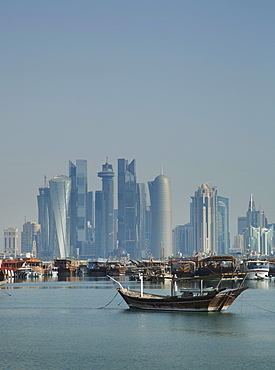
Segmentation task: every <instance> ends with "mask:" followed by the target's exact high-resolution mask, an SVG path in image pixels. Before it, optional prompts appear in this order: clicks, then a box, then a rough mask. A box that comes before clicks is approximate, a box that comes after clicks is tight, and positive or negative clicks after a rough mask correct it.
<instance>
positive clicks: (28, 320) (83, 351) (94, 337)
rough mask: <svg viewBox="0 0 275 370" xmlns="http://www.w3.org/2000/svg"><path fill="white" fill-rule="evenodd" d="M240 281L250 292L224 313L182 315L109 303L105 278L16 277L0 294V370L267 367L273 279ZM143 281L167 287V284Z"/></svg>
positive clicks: (111, 287)
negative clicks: (0, 344)
mask: <svg viewBox="0 0 275 370" xmlns="http://www.w3.org/2000/svg"><path fill="white" fill-rule="evenodd" d="M118 279H119V280H120V281H122V284H123V285H124V286H129V287H130V288H132V289H136V290H139V289H140V282H139V281H129V279H128V277H127V276H120V277H119V278H118ZM192 284H194V283H192ZM192 284H191V285H190V283H184V284H182V285H181V287H183V286H184V287H187V288H190V287H192ZM211 284H212V283H211ZM245 284H246V285H248V286H249V287H250V288H251V289H248V290H247V291H245V292H244V293H243V294H242V295H241V296H240V297H239V298H238V299H237V300H236V301H235V302H234V303H233V305H232V306H231V307H230V309H229V310H228V311H226V312H222V313H219V312H213V313H207V312H188V313H187V312H161V311H160V312H155V311H139V310H130V309H128V307H127V305H126V304H125V303H124V302H123V301H122V300H121V297H119V296H118V295H117V296H116V297H115V299H114V300H113V301H112V299H113V298H114V296H115V294H116V289H115V288H116V284H114V283H113V282H112V281H110V280H109V279H108V278H106V277H69V278H63V279H58V278H49V277H48V278H43V277H42V278H41V279H33V280H31V279H27V280H25V281H20V282H18V281H14V282H12V283H9V284H7V286H5V287H4V288H3V291H1V292H0V308H1V315H0V327H1V331H2V333H5V334H4V339H5V340H4V342H3V343H2V347H1V368H3V369H28V370H35V369H39V370H41V369H42V370H44V369H45V370H46V369H47V370H48V369H51V370H53V369H93V368H98V369H107V368H110V367H111V368H112V369H115V370H120V369H131V370H139V369H142V368H145V369H151V368H156V369H158V370H162V369H163V370H164V369H167V368H169V369H189V368H199V367H202V368H211V370H213V369H214V370H216V369H217V370H218V369H235V368H241V369H246V368H247V369H248V368H251V367H253V368H256V367H257V368H264V369H269V368H270V369H272V368H273V367H274V365H273V356H274V341H275V333H274V329H273V325H272V322H273V320H274V318H275V313H272V312H268V311H264V309H268V310H272V309H274V307H275V282H274V281H246V282H245ZM144 285H145V286H144V290H145V289H146V290H148V291H158V292H161V293H162V294H166V293H168V294H169V292H170V284H162V283H151V282H145V284H144ZM12 289H13V290H12ZM4 292H6V293H9V294H10V295H7V294H3V293H4ZM109 302H111V303H110V304H109V305H108V306H106V305H107V304H108V303H109ZM246 303H247V304H246ZM252 305H253V306H252ZM105 306H106V307H105ZM101 307H105V308H103V309H99V308H101ZM261 307H262V308H261ZM15 347H16V348H15Z"/></svg>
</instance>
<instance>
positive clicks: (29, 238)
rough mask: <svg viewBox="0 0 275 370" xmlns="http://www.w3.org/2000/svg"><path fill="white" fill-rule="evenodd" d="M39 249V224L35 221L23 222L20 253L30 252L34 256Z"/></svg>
mask: <svg viewBox="0 0 275 370" xmlns="http://www.w3.org/2000/svg"><path fill="white" fill-rule="evenodd" d="M40 250H41V226H40V225H39V224H38V223H36V222H29V221H28V222H25V223H24V225H23V231H22V232H21V253H23V254H26V253H32V254H33V255H34V256H35V257H37V256H38V255H40Z"/></svg>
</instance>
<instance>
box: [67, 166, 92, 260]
mask: <svg viewBox="0 0 275 370" xmlns="http://www.w3.org/2000/svg"><path fill="white" fill-rule="evenodd" d="M69 177H70V179H71V186H72V190H71V208H70V219H71V235H70V239H71V246H72V248H75V249H77V251H78V253H73V254H74V255H76V254H77V255H78V254H80V255H83V254H84V253H83V252H84V250H85V244H86V241H87V196H88V184H87V161H86V160H85V159H77V160H76V165H74V164H73V163H72V162H71V161H69Z"/></svg>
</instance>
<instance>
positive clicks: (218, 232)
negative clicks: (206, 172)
mask: <svg viewBox="0 0 275 370" xmlns="http://www.w3.org/2000/svg"><path fill="white" fill-rule="evenodd" d="M191 199H192V201H191V206H190V220H191V225H192V227H193V235H194V251H195V252H200V253H214V254H228V252H229V248H230V235H229V200H228V198H225V197H221V196H218V195H217V188H216V187H211V186H210V185H209V184H202V185H201V186H200V187H198V190H197V191H196V192H195V195H194V196H193V197H191Z"/></svg>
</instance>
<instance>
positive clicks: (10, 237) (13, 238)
mask: <svg viewBox="0 0 275 370" xmlns="http://www.w3.org/2000/svg"><path fill="white" fill-rule="evenodd" d="M18 245H19V244H18V228H17V227H8V228H5V229H4V253H5V254H10V255H14V256H16V255H18V253H19V250H18Z"/></svg>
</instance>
